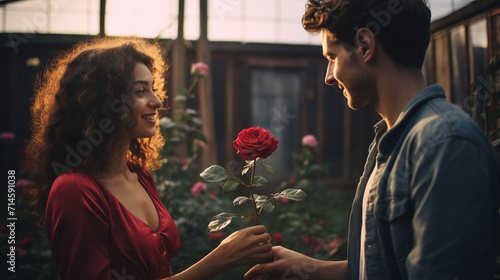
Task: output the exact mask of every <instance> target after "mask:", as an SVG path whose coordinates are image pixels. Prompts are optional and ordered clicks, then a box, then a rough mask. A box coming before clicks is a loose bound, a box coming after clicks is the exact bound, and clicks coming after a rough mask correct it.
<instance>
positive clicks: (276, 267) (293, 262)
mask: <svg viewBox="0 0 500 280" xmlns="http://www.w3.org/2000/svg"><path fill="white" fill-rule="evenodd" d="M272 250H273V254H274V261H273V262H271V263H262V264H258V265H256V266H254V267H252V268H251V269H250V270H249V271H248V272H247V273H246V274H245V275H244V276H243V279H245V280H248V279H252V277H254V276H258V277H257V279H256V280H269V279H297V280H299V279H310V277H311V276H310V274H311V273H312V272H314V271H315V270H316V269H317V268H318V260H315V259H313V258H310V257H307V256H304V255H302V254H299V253H297V252H294V251H291V250H288V249H286V248H283V247H281V246H276V247H273V249H272ZM290 277H294V278H290Z"/></svg>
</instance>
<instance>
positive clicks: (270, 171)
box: [262, 164, 274, 174]
mask: <svg viewBox="0 0 500 280" xmlns="http://www.w3.org/2000/svg"><path fill="white" fill-rule="evenodd" d="M262 166H264V168H265V169H266V170H267V172H269V173H271V174H274V168H273V167H271V166H269V165H267V164H262Z"/></svg>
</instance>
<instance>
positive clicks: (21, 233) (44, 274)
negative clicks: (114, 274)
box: [0, 132, 58, 280]
mask: <svg viewBox="0 0 500 280" xmlns="http://www.w3.org/2000/svg"><path fill="white" fill-rule="evenodd" d="M15 137H16V135H15V134H14V133H12V132H2V133H0V159H1V161H2V162H1V170H0V172H1V173H2V176H7V172H8V171H9V170H13V171H14V172H15V177H16V187H15V201H14V204H15V205H14V206H13V207H14V214H15V215H14V216H13V217H15V218H17V220H15V221H14V222H15V227H14V228H12V227H8V226H7V225H8V224H9V222H11V221H8V220H7V213H8V212H7V202H8V200H7V189H8V188H7V186H5V187H4V188H1V191H0V193H1V201H2V203H3V204H2V205H5V208H3V209H2V211H0V255H1V256H3V257H5V259H4V258H2V259H4V260H5V261H4V264H3V266H2V269H1V271H0V279H9V280H10V279H12V280H17V279H19V280H24V279H40V280H53V279H58V275H57V271H56V268H55V265H54V262H53V261H52V252H51V250H50V246H49V242H48V240H47V237H46V235H45V232H44V231H43V230H42V229H41V228H39V227H38V226H37V225H36V223H35V221H34V219H32V217H31V216H30V214H29V208H28V206H27V205H28V201H27V199H28V191H29V188H30V181H29V180H27V179H26V176H24V175H23V174H22V173H21V172H20V170H19V168H18V167H19V163H18V162H17V157H16V152H14V151H15V149H14V146H13V141H14V139H15ZM4 178H5V180H4V182H7V177H4ZM9 202H10V201H9ZM9 217H10V216H9ZM11 237H12V238H11ZM14 240H15V244H14V243H13V241H14ZM11 246H14V247H15V250H14V252H15V272H11V271H9V270H7V268H8V267H11V265H10V264H9V263H8V262H6V261H8V260H9V259H10V257H7V254H11V250H10V249H11ZM7 258H8V259H7Z"/></svg>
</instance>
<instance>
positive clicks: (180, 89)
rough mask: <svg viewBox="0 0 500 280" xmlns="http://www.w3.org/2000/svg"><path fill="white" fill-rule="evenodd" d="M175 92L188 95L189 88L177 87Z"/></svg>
mask: <svg viewBox="0 0 500 280" xmlns="http://www.w3.org/2000/svg"><path fill="white" fill-rule="evenodd" d="M175 93H177V95H184V96H185V95H187V93H188V91H187V89H185V88H175Z"/></svg>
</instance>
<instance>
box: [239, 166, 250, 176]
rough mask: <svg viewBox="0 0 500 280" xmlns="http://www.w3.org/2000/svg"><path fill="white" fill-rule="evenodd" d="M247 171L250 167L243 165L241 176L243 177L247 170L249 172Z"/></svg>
mask: <svg viewBox="0 0 500 280" xmlns="http://www.w3.org/2000/svg"><path fill="white" fill-rule="evenodd" d="M249 169H250V166H248V165H245V166H244V167H243V170H242V171H241V175H245V174H246V173H247V172H248V170H249Z"/></svg>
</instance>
